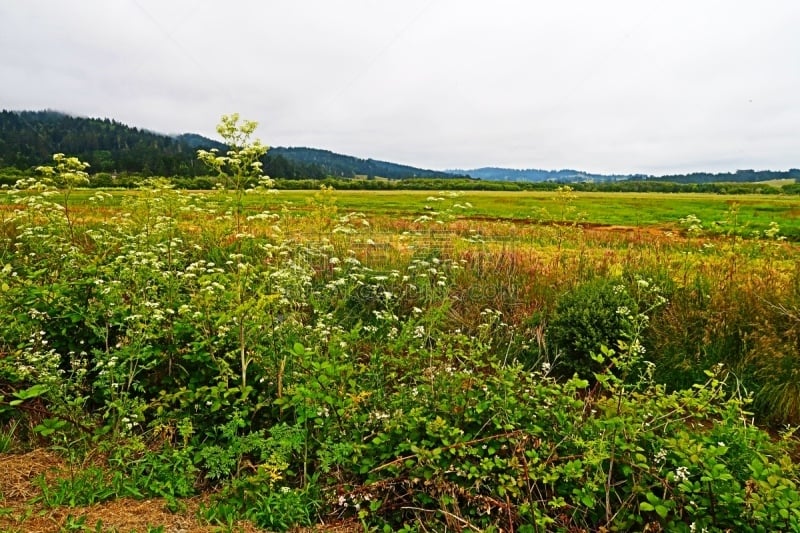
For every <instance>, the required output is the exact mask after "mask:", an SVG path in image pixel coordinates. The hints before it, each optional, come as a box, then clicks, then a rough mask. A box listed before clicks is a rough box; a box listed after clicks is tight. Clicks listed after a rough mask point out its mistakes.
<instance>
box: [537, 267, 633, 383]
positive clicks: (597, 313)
mask: <svg viewBox="0 0 800 533" xmlns="http://www.w3.org/2000/svg"><path fill="white" fill-rule="evenodd" d="M638 312H639V310H638V309H637V306H636V302H635V300H634V299H633V298H632V297H631V296H630V295H629V294H628V291H627V290H626V288H625V286H624V285H623V284H621V282H620V281H616V280H610V279H606V278H598V279H594V280H592V281H588V282H586V283H582V284H580V285H577V286H575V287H574V288H573V289H571V290H569V291H567V292H566V293H564V294H563V295H562V296H561V297H560V298H559V299H558V301H557V304H556V309H555V313H554V315H553V318H552V320H551V321H550V324H549V326H548V329H547V334H548V337H549V338H550V340H551V341H552V342H553V343H554V344H555V346H556V348H557V350H558V351H559V352H560V354H561V355H560V359H559V364H558V369H559V371H560V373H561V374H563V375H568V376H569V375H572V374H573V373H577V374H578V375H579V376H581V377H583V378H587V379H589V378H592V376H593V374H594V373H596V372H600V371H602V370H603V365H602V363H598V362H597V361H595V360H594V359H593V358H592V354H597V353H600V347H601V346H607V347H611V348H613V347H615V346H616V343H617V341H618V340H619V339H623V338H624V337H625V336H626V334H627V332H628V329H629V328H630V322H629V319H628V315H630V314H631V313H638Z"/></svg>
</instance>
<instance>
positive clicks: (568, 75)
mask: <svg viewBox="0 0 800 533" xmlns="http://www.w3.org/2000/svg"><path fill="white" fill-rule="evenodd" d="M0 108H5V109H16V110H20V109H45V108H47V109H56V110H59V111H65V112H69V113H73V114H78V115H83V116H91V117H108V118H114V119H116V120H118V121H121V122H124V123H126V124H129V125H132V126H137V127H142V128H147V129H151V130H154V131H158V132H164V133H182V132H196V133H201V134H204V135H208V136H212V137H216V132H215V129H214V128H215V125H216V124H217V122H218V121H219V117H220V115H222V114H225V113H231V112H239V113H240V114H241V115H242V116H243V117H244V118H248V119H251V120H256V121H258V122H259V123H260V127H259V129H258V130H257V136H258V137H260V138H261V139H262V140H263V141H264V142H265V143H266V144H269V145H273V146H311V147H315V148H324V149H329V150H333V151H336V152H340V153H345V154H350V155H355V156H359V157H365V158H366V157H371V158H374V159H383V160H388V161H393V162H398V163H406V164H411V165H415V166H421V167H425V168H434V169H449V168H464V169H467V168H475V167H481V166H506V167H514V168H543V169H559V168H574V169H579V170H586V171H592V172H605V173H611V172H618V173H631V172H644V173H652V174H664V173H669V172H676V171H677V172H685V171H704V170H705V171H727V170H736V169H739V168H755V169H767V168H769V169H774V170H780V169H788V168H790V167H800V1H798V0H763V1H760V2H757V1H755V0H716V1H714V0H659V1H650V0H604V1H598V0H568V1H556V0H552V1H546V2H545V1H533V0H495V1H491V2H489V1H487V0H483V1H473V0H402V1H400V0H397V1H388V0H267V1H257V0H252V1H236V0H233V1H227V2H221V1H212V0H205V1H172V0H169V1H166V0H80V1H77V0H76V1H69V2H67V1H61V0H50V1H45V0H1V1H0Z"/></svg>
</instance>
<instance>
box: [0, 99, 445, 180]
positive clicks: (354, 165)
mask: <svg viewBox="0 0 800 533" xmlns="http://www.w3.org/2000/svg"><path fill="white" fill-rule="evenodd" d="M200 148H202V149H206V150H208V149H211V148H216V149H218V150H220V152H224V151H225V150H226V147H225V145H223V144H221V143H219V142H217V141H214V140H212V139H207V138H205V137H203V136H201V135H196V134H183V135H178V136H175V137H171V136H168V135H161V134H158V133H153V132H150V131H147V130H142V129H139V128H134V127H130V126H127V125H125V124H121V123H119V122H116V121H114V120H110V119H97V118H81V117H73V116H70V115H66V114H64V113H59V112H56V111H6V110H3V111H0V169H5V170H6V171H5V172H4V173H5V174H13V172H14V171H19V172H28V173H29V172H31V171H33V169H35V168H36V167H37V166H40V165H46V164H49V163H50V161H51V157H52V154H54V153H59V152H60V153H64V154H67V155H70V156H75V157H77V158H79V159H80V160H81V161H85V162H87V163H89V165H90V167H89V171H90V172H91V173H92V174H100V175H101V176H100V177H99V178H97V179H98V181H100V182H102V183H104V184H106V183H108V182H109V178H108V177H107V176H104V174H108V175H110V176H114V179H116V180H118V181H119V182H118V183H114V185H115V186H120V187H125V186H127V185H128V184H129V182H131V181H132V180H130V179H128V177H126V176H127V175H135V176H138V177H139V178H141V177H150V176H173V177H174V178H175V179H176V180H178V181H180V180H187V179H188V180H189V181H188V182H189V183H192V181H191V179H194V178H198V179H199V178H200V177H202V176H203V175H205V174H206V173H207V172H208V169H207V168H206V167H205V166H204V165H203V164H202V163H201V162H199V161H198V160H197V150H198V149H200ZM261 162H262V164H263V165H264V166H263V169H264V173H265V174H266V175H268V176H272V177H274V178H280V179H287V180H296V179H325V178H329V177H333V178H356V177H360V176H363V177H366V178H367V179H372V178H376V177H384V178H389V179H405V178H416V177H427V178H451V177H452V175H450V174H448V173H445V172H437V171H433V170H424V169H419V168H415V167H411V166H407V165H398V164H395V163H389V162H385V161H377V160H374V159H360V158H357V157H352V156H347V155H342V154H337V153H334V152H331V151H328V150H318V149H314V148H282V147H275V148H272V149H271V150H269V151H268V152H267V154H266V155H265V156H264V157H263V158H262V161H261ZM133 181H135V180H133ZM104 186H106V185H104Z"/></svg>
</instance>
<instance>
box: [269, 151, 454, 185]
mask: <svg viewBox="0 0 800 533" xmlns="http://www.w3.org/2000/svg"><path fill="white" fill-rule="evenodd" d="M270 152H271V153H272V154H273V155H275V156H282V157H285V158H286V159H288V160H290V161H293V162H298V163H306V164H312V165H318V166H320V167H322V168H323V169H325V171H326V173H327V174H328V175H330V176H343V177H350V176H353V175H354V174H355V175H360V176H366V177H375V176H381V177H384V178H389V179H403V178H454V177H458V176H457V175H456V174H453V173H450V172H439V171H436V170H426V169H421V168H415V167H411V166H408V165H399V164H397V163H388V162H386V161H377V160H375V159H360V158H357V157H352V156H348V155H341V154H337V153H334V152H331V151H328V150H319V149H316V148H280V147H278V148H273V149H272V150H270ZM460 177H463V175H462V176H460Z"/></svg>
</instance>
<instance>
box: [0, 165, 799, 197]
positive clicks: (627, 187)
mask: <svg viewBox="0 0 800 533" xmlns="http://www.w3.org/2000/svg"><path fill="white" fill-rule="evenodd" d="M32 175H33V173H32V172H30V171H20V170H16V169H13V168H5V169H0V185H7V186H12V185H14V184H15V183H16V182H17V180H19V179H22V178H26V177H30V176H32ZM144 179H145V176H142V175H138V174H129V173H123V174H110V173H107V172H99V173H96V174H93V175H92V176H91V177H90V183H89V187H92V188H122V189H134V188H137V187H139V186H140V184H141V183H142V181H143V180H144ZM169 179H170V181H172V183H173V184H174V185H175V187H176V188H178V189H188V190H210V189H213V188H214V187H215V186H216V184H217V178H216V177H214V176H207V175H204V176H172V177H171V178H169ZM323 185H324V186H326V187H333V188H334V189H336V190H374V191H378V190H387V191H397V190H401V191H402V190H408V191H413V190H418V191H419V190H422V191H440V190H460V191H555V190H556V189H558V188H559V187H563V186H565V185H567V184H564V183H558V182H536V183H525V182H501V181H481V180H477V179H464V178H459V179H437V178H412V179H403V180H385V179H383V180H377V179H376V180H367V179H351V178H331V177H325V178H318V179H305V178H304V179H284V178H279V179H276V180H275V187H276V188H277V189H281V190H315V189H319V188H320V187H321V186H323ZM568 185H569V187H572V189H573V190H575V191H580V192H642V193H647V192H661V193H712V194H800V183H794V184H787V185H784V186H782V187H775V186H772V185H767V184H763V183H669V182H654V181H619V182H607V183H570V184H568Z"/></svg>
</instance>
